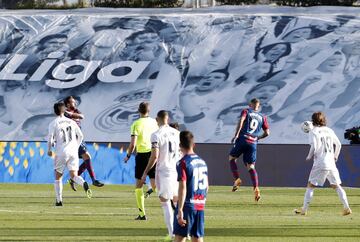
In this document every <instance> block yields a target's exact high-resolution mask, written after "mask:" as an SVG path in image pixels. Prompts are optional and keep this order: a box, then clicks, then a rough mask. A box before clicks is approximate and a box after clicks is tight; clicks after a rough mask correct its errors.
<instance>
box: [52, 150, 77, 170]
mask: <svg viewBox="0 0 360 242" xmlns="http://www.w3.org/2000/svg"><path fill="white" fill-rule="evenodd" d="M65 168H68V170H69V171H77V170H79V157H78V154H74V155H66V154H61V155H56V156H55V160H54V169H55V171H57V172H59V173H61V174H63V173H64V170H65Z"/></svg>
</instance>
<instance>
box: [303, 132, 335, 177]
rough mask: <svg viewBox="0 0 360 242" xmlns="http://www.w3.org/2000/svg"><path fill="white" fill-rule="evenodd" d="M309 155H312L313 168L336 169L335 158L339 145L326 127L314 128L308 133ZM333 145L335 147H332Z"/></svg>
mask: <svg viewBox="0 0 360 242" xmlns="http://www.w3.org/2000/svg"><path fill="white" fill-rule="evenodd" d="M309 139H310V145H311V149H310V153H309V156H311V155H312V154H313V155H314V164H313V168H318V169H324V170H333V169H336V164H335V162H336V161H335V158H336V159H337V158H338V156H339V154H340V149H341V143H340V140H339V138H338V137H337V136H336V134H335V132H334V131H333V130H332V129H330V128H328V127H325V126H323V127H314V129H313V130H311V131H310V135H309ZM334 145H335V147H334Z"/></svg>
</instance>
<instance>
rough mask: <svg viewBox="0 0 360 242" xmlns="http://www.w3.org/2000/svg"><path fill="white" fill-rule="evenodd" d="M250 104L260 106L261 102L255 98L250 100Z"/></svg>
mask: <svg viewBox="0 0 360 242" xmlns="http://www.w3.org/2000/svg"><path fill="white" fill-rule="evenodd" d="M250 103H251V104H253V105H258V104H259V105H260V100H259V99H257V98H253V99H251V100H250Z"/></svg>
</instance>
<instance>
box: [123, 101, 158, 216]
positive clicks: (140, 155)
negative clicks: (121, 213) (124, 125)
mask: <svg viewBox="0 0 360 242" xmlns="http://www.w3.org/2000/svg"><path fill="white" fill-rule="evenodd" d="M138 111H139V113H140V118H139V119H138V120H136V121H135V122H134V123H133V124H132V125H131V141H130V146H129V148H128V149H127V155H126V157H125V158H124V161H125V163H126V162H127V161H128V160H129V159H130V157H131V154H132V153H133V152H134V150H135V147H136V156H135V178H136V189H135V196H136V203H137V206H138V208H139V216H138V217H137V218H136V219H135V220H146V215H145V201H144V191H143V183H142V181H141V177H142V175H143V173H144V171H145V169H146V166H147V164H148V162H149V158H150V155H151V140H150V138H151V135H152V133H154V132H155V131H157V130H158V129H159V127H158V125H157V122H156V120H155V119H153V118H150V117H149V112H150V108H149V103H147V102H142V103H140V105H139V109H138ZM148 176H149V178H150V181H151V186H152V187H153V188H155V166H154V167H153V168H152V169H151V170H150V171H149V173H148Z"/></svg>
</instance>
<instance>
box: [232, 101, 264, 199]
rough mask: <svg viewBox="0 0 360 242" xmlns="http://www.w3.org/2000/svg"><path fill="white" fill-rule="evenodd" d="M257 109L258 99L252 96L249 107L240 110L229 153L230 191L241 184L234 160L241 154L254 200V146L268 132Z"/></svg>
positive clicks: (256, 186)
mask: <svg viewBox="0 0 360 242" xmlns="http://www.w3.org/2000/svg"><path fill="white" fill-rule="evenodd" d="M259 109H260V100H259V99H257V98H254V99H252V100H251V101H250V103H249V108H246V109H244V110H242V112H241V116H240V121H239V123H238V125H237V128H236V132H235V136H234V137H233V138H232V140H231V143H234V142H235V144H234V147H233V148H232V149H231V151H230V155H229V161H230V168H231V172H232V175H233V177H234V180H235V181H234V185H233V189H232V191H233V192H235V191H236V190H238V189H239V187H240V185H241V179H240V176H239V171H238V167H237V164H236V160H237V159H238V158H239V157H240V156H241V155H243V161H244V164H245V166H246V167H247V169H248V171H249V174H250V177H251V181H252V184H253V187H254V194H255V201H259V200H260V189H259V180H258V174H257V172H256V169H255V162H256V147H257V143H258V140H260V139H263V138H265V137H267V136H269V134H270V129H269V124H268V121H267V117H266V116H265V115H263V114H261V113H260V112H259Z"/></svg>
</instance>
